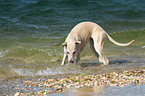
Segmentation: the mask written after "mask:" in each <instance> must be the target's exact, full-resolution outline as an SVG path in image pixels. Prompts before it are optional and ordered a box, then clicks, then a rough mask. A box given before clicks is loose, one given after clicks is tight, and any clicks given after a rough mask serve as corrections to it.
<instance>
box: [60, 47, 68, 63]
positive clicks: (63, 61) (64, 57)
mask: <svg viewBox="0 0 145 96" xmlns="http://www.w3.org/2000/svg"><path fill="white" fill-rule="evenodd" d="M66 56H67V54H66V46H64V56H63V60H62V63H61V65H64V63H65V59H66Z"/></svg>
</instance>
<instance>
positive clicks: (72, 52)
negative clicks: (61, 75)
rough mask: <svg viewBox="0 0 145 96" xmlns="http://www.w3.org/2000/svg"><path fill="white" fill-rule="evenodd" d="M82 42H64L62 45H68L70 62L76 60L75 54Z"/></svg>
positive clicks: (67, 51) (67, 52) (67, 50)
mask: <svg viewBox="0 0 145 96" xmlns="http://www.w3.org/2000/svg"><path fill="white" fill-rule="evenodd" d="M78 44H81V42H80V41H73V42H64V43H62V44H61V45H62V46H65V47H66V54H67V56H68V62H70V63H74V62H75V55H76V53H77V45H78Z"/></svg>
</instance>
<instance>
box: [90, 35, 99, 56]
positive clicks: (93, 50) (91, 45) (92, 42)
mask: <svg viewBox="0 0 145 96" xmlns="http://www.w3.org/2000/svg"><path fill="white" fill-rule="evenodd" d="M90 48H91V50H92V52H93V53H94V54H95V56H96V57H97V58H99V55H98V53H97V52H96V50H95V48H94V41H93V39H92V38H90Z"/></svg>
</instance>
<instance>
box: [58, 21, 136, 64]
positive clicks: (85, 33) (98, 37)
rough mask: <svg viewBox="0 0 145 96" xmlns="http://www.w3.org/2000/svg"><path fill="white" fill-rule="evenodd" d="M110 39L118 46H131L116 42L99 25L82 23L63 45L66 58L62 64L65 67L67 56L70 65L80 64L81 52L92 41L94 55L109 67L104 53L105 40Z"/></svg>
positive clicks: (72, 31)
mask: <svg viewBox="0 0 145 96" xmlns="http://www.w3.org/2000/svg"><path fill="white" fill-rule="evenodd" d="M106 35H107V37H108V38H109V40H110V41H111V42H113V43H114V44H116V45H118V46H127V45H130V44H131V43H132V42H134V40H132V41H131V42H129V43H126V44H122V43H118V42H116V41H114V40H113V39H112V38H111V37H110V36H109V35H108V34H107V33H106V32H105V31H104V30H103V29H102V28H101V27H100V26H99V25H97V24H96V23H93V22H82V23H79V24H78V25H76V26H75V27H74V28H73V29H72V30H71V32H70V33H69V34H68V36H67V38H66V40H65V42H64V43H63V44H61V45H62V46H64V57H63V60H62V64H61V65H64V63H65V59H66V56H68V63H74V62H76V63H78V62H79V60H80V52H81V51H82V50H83V49H84V47H85V46H86V44H87V42H88V41H89V40H90V48H91V50H92V51H93V53H94V54H95V55H96V56H97V57H99V61H100V62H101V63H103V64H105V65H108V63H109V61H108V59H107V58H106V56H105V54H104V52H103V45H104V42H105V38H106Z"/></svg>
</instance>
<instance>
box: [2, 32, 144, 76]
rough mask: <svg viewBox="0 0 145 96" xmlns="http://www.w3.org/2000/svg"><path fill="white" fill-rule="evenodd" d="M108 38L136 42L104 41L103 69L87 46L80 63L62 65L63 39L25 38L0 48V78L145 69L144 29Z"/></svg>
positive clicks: (116, 34) (114, 34) (117, 33)
mask: <svg viewBox="0 0 145 96" xmlns="http://www.w3.org/2000/svg"><path fill="white" fill-rule="evenodd" d="M109 35H110V36H111V37H112V38H113V39H115V40H116V41H118V42H121V43H126V42H129V41H131V40H135V42H134V43H133V44H131V45H130V46H127V47H120V46H116V45H114V44H113V43H112V42H110V41H109V40H108V39H106V41H105V45H104V53H105V54H106V56H107V58H108V59H109V61H110V64H109V65H108V66H102V65H103V64H100V63H99V62H98V59H97V58H96V57H95V56H94V54H93V53H92V52H91V50H90V48H89V44H88V45H87V46H86V48H85V49H84V50H83V51H82V53H81V60H80V62H79V64H70V65H65V66H61V65H60V64H61V61H62V57H63V47H62V46H60V44H61V43H62V42H64V40H65V38H57V39H50V38H49V39H45V40H43V39H41V38H39V39H31V40H29V39H26V38H25V39H24V40H22V41H21V42H23V43H22V45H20V44H18V45H17V44H15V45H14V46H11V47H7V48H1V49H0V63H1V65H0V67H1V70H0V77H1V78H5V79H6V78H8V77H9V78H13V77H17V76H43V75H44V76H50V75H51V76H52V75H54V76H55V75H58V74H62V75H64V74H80V73H83V72H85V73H88V74H89V73H92V74H99V73H101V72H102V71H100V70H102V69H103V72H110V71H118V72H119V71H122V70H125V69H131V68H133V69H134V68H140V67H145V64H144V62H145V53H144V48H145V43H144V42H145V38H144V37H145V29H140V30H127V31H123V32H114V33H111V34H109ZM10 42H13V41H10ZM42 42H43V44H42ZM46 42H49V43H50V44H51V43H52V45H51V46H50V45H49V46H48V45H46V46H44V45H45V43H46ZM55 42H56V43H55ZM25 43H26V45H25ZM29 43H30V45H29ZM35 43H37V44H38V45H37V44H35ZM33 44H34V45H35V46H34V45H33ZM41 44H42V46H43V47H41ZM7 46H9V45H7ZM109 70H110V71H109Z"/></svg>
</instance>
